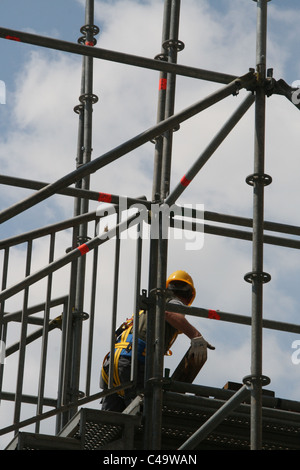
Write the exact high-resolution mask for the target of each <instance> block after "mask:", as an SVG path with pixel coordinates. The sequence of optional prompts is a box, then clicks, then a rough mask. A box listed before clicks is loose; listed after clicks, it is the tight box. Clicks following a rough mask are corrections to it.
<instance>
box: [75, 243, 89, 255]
mask: <svg viewBox="0 0 300 470" xmlns="http://www.w3.org/2000/svg"><path fill="white" fill-rule="evenodd" d="M78 250H79V251H80V253H81V255H85V254H86V253H87V252H88V251H89V247H88V246H87V245H86V244H85V243H83V244H82V245H80V246H79V247H78Z"/></svg>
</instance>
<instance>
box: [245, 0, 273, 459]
mask: <svg viewBox="0 0 300 470" xmlns="http://www.w3.org/2000/svg"><path fill="white" fill-rule="evenodd" d="M267 2H268V0H257V43H256V67H257V69H256V73H257V87H256V98H255V138H254V174H253V175H251V176H250V177H248V179H247V182H248V183H249V184H251V185H253V248H252V272H251V273H249V274H248V275H246V277H245V279H246V280H247V281H248V282H251V283H252V331H251V375H250V376H249V377H247V378H245V382H249V383H250V385H251V420H250V423H251V431H250V434H251V449H252V450H259V449H260V448H261V445H262V385H263V382H264V379H265V378H264V377H263V375H262V331H263V328H262V317H263V284H264V282H267V281H269V280H270V276H269V275H268V274H267V273H264V271H263V221H264V186H265V185H266V184H269V182H270V177H268V175H265V172H264V166H265V106H266V103H265V101H266V94H265V87H264V85H265V78H266V36H267Z"/></svg>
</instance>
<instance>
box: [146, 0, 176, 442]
mask: <svg viewBox="0 0 300 470" xmlns="http://www.w3.org/2000/svg"><path fill="white" fill-rule="evenodd" d="M171 2H172V0H165V3H164V14H163V28H162V48H161V54H160V55H159V56H158V57H157V58H159V59H160V60H167V56H166V54H165V49H164V43H165V42H166V41H167V40H168V39H169V35H170V16H171ZM166 84H167V74H166V73H165V72H161V73H160V77H159V87H158V105H157V122H161V121H163V120H164V116H165V102H166V88H167V87H166ZM162 153H163V136H162V135H159V136H157V137H156V139H155V153H154V168H153V188H152V200H153V201H155V202H158V201H159V200H160V185H161V168H162ZM157 262H158V240H157V238H156V237H152V234H151V237H150V257H149V281H148V291H149V293H150V296H151V297H152V293H153V292H154V289H155V287H156V285H157ZM154 320H155V306H154V305H151V304H150V305H149V307H148V314H147V339H146V341H147V354H146V362H145V365H146V367H145V399H144V416H145V437H144V446H145V449H150V448H151V443H152V434H153V424H152V421H153V420H152V408H153V394H152V384H151V383H150V379H151V378H152V377H153V374H154V371H153V365H154V341H155V321H154Z"/></svg>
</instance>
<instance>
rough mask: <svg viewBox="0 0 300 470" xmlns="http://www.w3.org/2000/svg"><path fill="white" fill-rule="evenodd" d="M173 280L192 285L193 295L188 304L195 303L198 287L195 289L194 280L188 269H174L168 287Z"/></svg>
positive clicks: (168, 280)
mask: <svg viewBox="0 0 300 470" xmlns="http://www.w3.org/2000/svg"><path fill="white" fill-rule="evenodd" d="M173 281H181V282H185V283H186V284H188V285H189V286H190V288H191V291H192V297H191V299H190V301H189V304H188V305H191V304H192V303H193V301H194V299H195V297H196V289H195V286H194V282H193V279H192V278H191V276H190V275H189V274H188V273H187V272H186V271H182V270H178V271H174V272H173V273H172V274H171V275H170V276H169V277H168V279H167V286H166V287H167V288H168V287H169V284H170V283H171V282H173Z"/></svg>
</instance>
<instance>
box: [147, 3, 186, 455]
mask: <svg viewBox="0 0 300 470" xmlns="http://www.w3.org/2000/svg"><path fill="white" fill-rule="evenodd" d="M179 14H180V0H172V2H171V11H170V39H169V40H168V41H167V44H166V43H165V44H164V47H165V48H167V49H168V61H169V62H173V63H174V62H176V60H177V51H178V47H179V46H178V44H179V42H178V29H179ZM175 82H176V76H175V75H173V74H172V75H169V74H168V78H167V94H166V108H165V119H166V118H168V117H170V116H171V115H173V114H174V101H175ZM172 136H173V130H169V131H167V132H166V133H165V134H164V136H163V139H164V142H163V153H162V171H161V189H160V200H161V202H162V201H163V200H164V199H165V198H166V196H167V195H168V193H169V189H170V173H171V156H172ZM163 218H164V214H163V211H159V219H158V220H157V222H158V224H159V238H158V260H157V278H156V302H155V347H154V364H153V406H152V416H153V418H152V419H153V422H152V426H153V432H152V444H151V448H152V449H154V450H159V449H160V448H161V428H162V403H163V367H164V352H165V351H164V348H165V344H164V339H165V306H166V298H165V289H166V278H167V263H168V233H166V231H165V221H164V220H163Z"/></svg>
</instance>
